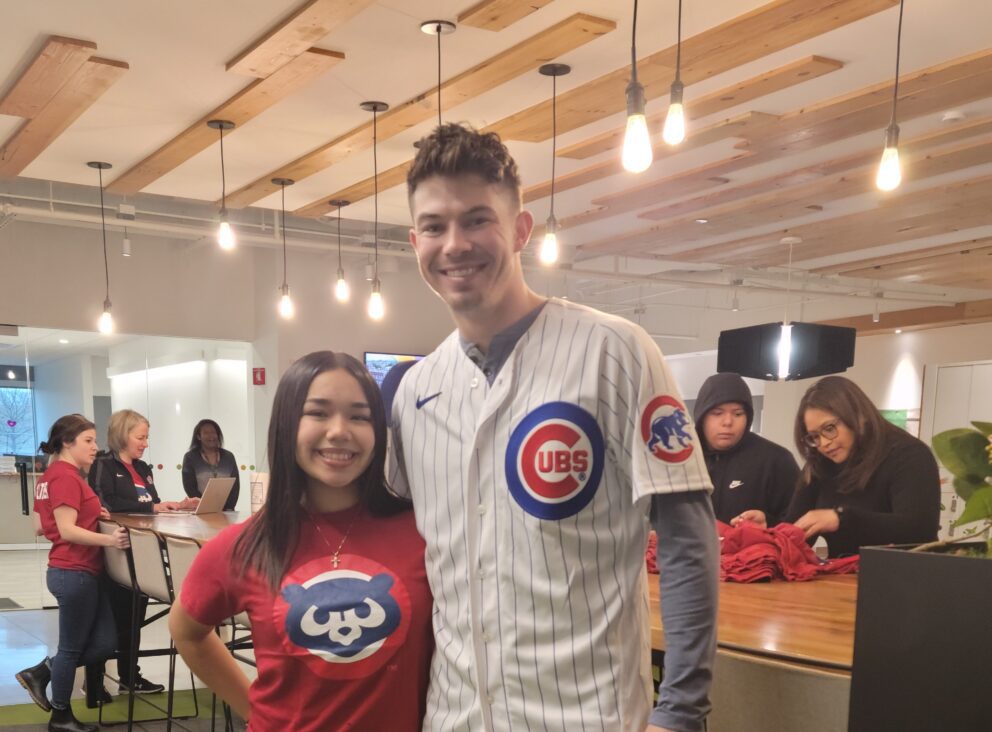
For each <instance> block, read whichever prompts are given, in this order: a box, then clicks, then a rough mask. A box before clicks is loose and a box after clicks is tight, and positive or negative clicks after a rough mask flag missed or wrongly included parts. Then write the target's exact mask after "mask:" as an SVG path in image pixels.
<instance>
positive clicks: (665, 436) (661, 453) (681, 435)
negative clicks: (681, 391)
mask: <svg viewBox="0 0 992 732" xmlns="http://www.w3.org/2000/svg"><path fill="white" fill-rule="evenodd" d="M688 425H689V417H688V416H686V410H685V405H683V404H682V402H680V401H679V400H678V399H676V398H675V397H673V396H669V395H668V394H662V395H660V396H656V397H655V398H654V399H652V400H651V401H650V402H648V405H647V406H646V407H645V408H644V412H643V413H642V414H641V438H642V439H643V440H644V443H645V444H646V445H647V448H648V450H649V451H650V452H651V454H652V455H654V456H655V457H656V458H658V459H659V460H662V461H664V462H666V463H684V462H685V461H686V460H688V459H689V456H690V455H692V451H693V449H694V445H693V441H692V435H691V434H690V433H689V432H688V431H687V430H686V427H688Z"/></svg>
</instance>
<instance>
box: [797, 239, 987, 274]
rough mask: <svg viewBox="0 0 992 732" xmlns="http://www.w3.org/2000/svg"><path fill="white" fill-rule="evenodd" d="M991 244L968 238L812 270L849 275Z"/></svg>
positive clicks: (984, 240)
mask: <svg viewBox="0 0 992 732" xmlns="http://www.w3.org/2000/svg"><path fill="white" fill-rule="evenodd" d="M990 245H992V237H988V238H981V239H966V240H964V241H957V242H954V243H952V244H941V245H938V246H935V247H927V248H926V249H914V250H913V251H911V252H898V253H896V254H887V255H885V256H881V257H870V258H868V259H858V260H852V261H850V262H844V263H842V264H831V265H829V266H827V267H816V268H815V269H813V270H811V271H812V272H816V273H817V274H823V275H834V274H839V275H847V274H848V273H850V272H853V271H860V270H868V269H871V268H873V267H885V266H888V265H890V264H898V263H901V262H913V261H917V260H920V259H927V258H929V257H932V256H935V255H941V254H952V253H956V252H962V251H965V250H966V249H976V248H985V247H987V246H990Z"/></svg>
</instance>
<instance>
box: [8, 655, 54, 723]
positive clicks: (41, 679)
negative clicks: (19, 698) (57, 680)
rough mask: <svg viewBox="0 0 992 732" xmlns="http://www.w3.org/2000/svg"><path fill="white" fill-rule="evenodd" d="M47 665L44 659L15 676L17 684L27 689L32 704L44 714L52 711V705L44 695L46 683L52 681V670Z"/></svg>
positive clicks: (47, 661) (46, 660)
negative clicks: (42, 710) (32, 701)
mask: <svg viewBox="0 0 992 732" xmlns="http://www.w3.org/2000/svg"><path fill="white" fill-rule="evenodd" d="M48 664H49V660H48V659H47V658H46V659H45V660H44V661H42V662H41V663H39V664H38V665H37V666H32V667H31V668H26V669H24V670H23V671H18V672H17V673H16V674H15V677H16V678H17V681H18V683H19V684H20V685H21V686H23V687H24V688H25V689H27V692H28V694H30V695H31V698H32V699H33V700H34V703H35V704H37V705H38V706H39V707H41V708H42V709H44V710H45V711H46V712H50V711H52V705H51V704H50V703H49V701H48V695H47V694H46V693H45V689H47V688H48V682H49V681H51V680H52V669H51V667H50V666H49V665H48Z"/></svg>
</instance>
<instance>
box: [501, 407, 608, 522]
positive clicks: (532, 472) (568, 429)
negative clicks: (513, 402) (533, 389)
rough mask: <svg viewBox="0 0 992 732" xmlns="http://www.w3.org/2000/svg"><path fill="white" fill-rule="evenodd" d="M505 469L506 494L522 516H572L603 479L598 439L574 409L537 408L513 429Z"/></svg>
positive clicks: (585, 416) (590, 420)
mask: <svg viewBox="0 0 992 732" xmlns="http://www.w3.org/2000/svg"><path fill="white" fill-rule="evenodd" d="M505 468H506V480H507V484H508V486H509V488H510V494H511V495H512V496H513V498H514V500H515V501H516V502H517V503H518V504H520V507H521V508H523V509H524V510H525V511H526V512H527V513H529V514H531V515H532V516H536V517H538V518H542V519H552V520H559V519H563V518H567V517H568V516H573V515H575V514H576V513H578V512H579V511H581V510H582V509H583V508H585V507H586V505H587V504H588V503H589V501H591V500H592V498H593V496H594V495H595V494H596V488H597V487H598V486H599V481H600V478H601V477H602V475H603V433H602V431H601V430H600V429H599V425H598V424H596V420H595V418H594V417H593V416H592V415H591V414H589V412H587V411H586V410H584V409H582V408H581V407H579V406H578V405H575V404H570V403H568V402H550V403H548V404H542V405H541V406H540V407H538V408H537V409H535V410H533V411H532V412H530V413H529V414H527V416H525V417H524V418H523V419H522V420H521V421H520V423H519V424H518V425H517V426H516V427H515V428H514V429H513V432H512V434H511V435H510V441H509V443H507V450H506V465H505Z"/></svg>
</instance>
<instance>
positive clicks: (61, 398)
mask: <svg viewBox="0 0 992 732" xmlns="http://www.w3.org/2000/svg"><path fill="white" fill-rule="evenodd" d="M90 374H91V368H90V357H89V356H83V355H77V356H69V357H68V358H62V359H59V360H58V361H49V362H48V363H44V364H40V365H38V366H35V367H34V379H35V380H34V383H33V384H32V387H33V390H34V400H35V402H34V404H35V425H36V429H37V432H38V440H39V441H40V440H44V439H45V438H46V437H47V435H48V430H49V428H51V426H52V424H53V423H54V422H55V420H57V419H58V418H59V417H61V416H62V415H64V414H73V413H79V414H83V415H86V416H87V417H89V418H90V419H93V389H92V385H91V381H92V380H91V379H89V378H88V377H89V376H90Z"/></svg>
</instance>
